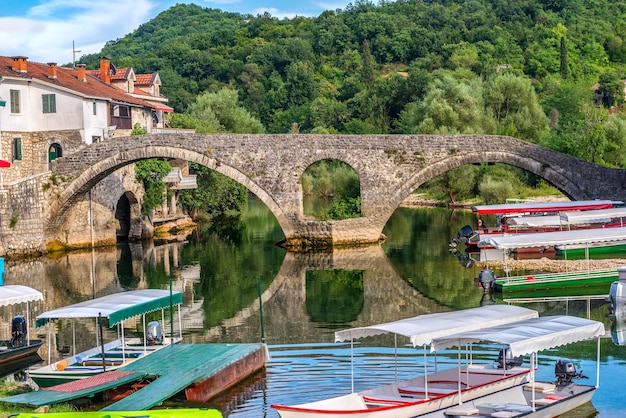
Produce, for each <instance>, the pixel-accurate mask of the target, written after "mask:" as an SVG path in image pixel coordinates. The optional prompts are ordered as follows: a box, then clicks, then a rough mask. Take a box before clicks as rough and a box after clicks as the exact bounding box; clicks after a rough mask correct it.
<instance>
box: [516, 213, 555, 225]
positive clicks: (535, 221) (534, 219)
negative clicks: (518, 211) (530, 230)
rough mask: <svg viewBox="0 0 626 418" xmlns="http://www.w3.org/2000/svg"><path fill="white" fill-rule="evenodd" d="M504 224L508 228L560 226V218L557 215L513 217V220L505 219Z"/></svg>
mask: <svg viewBox="0 0 626 418" xmlns="http://www.w3.org/2000/svg"><path fill="white" fill-rule="evenodd" d="M506 223H507V224H508V225H509V226H524V227H547V226H561V218H559V217H558V216H557V215H546V216H515V217H513V218H507V220H506Z"/></svg>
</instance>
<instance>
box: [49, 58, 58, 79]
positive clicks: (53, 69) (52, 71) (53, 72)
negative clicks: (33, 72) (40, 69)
mask: <svg viewBox="0 0 626 418" xmlns="http://www.w3.org/2000/svg"><path fill="white" fill-rule="evenodd" d="M48 78H51V79H53V80H56V79H57V63H56V62H49V63H48Z"/></svg>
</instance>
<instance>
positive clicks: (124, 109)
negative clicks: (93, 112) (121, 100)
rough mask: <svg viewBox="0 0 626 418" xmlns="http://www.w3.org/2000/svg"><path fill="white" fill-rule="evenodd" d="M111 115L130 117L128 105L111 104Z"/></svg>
mask: <svg viewBox="0 0 626 418" xmlns="http://www.w3.org/2000/svg"><path fill="white" fill-rule="evenodd" d="M112 106H113V116H114V117H116V118H130V108H129V107H128V106H120V105H112Z"/></svg>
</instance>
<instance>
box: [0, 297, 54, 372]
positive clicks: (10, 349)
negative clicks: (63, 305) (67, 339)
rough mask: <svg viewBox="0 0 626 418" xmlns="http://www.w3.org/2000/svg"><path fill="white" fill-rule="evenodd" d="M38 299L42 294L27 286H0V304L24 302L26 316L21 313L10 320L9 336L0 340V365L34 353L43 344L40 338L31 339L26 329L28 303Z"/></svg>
mask: <svg viewBox="0 0 626 418" xmlns="http://www.w3.org/2000/svg"><path fill="white" fill-rule="evenodd" d="M39 300H43V294H42V293H41V292H40V291H38V290H35V289H32V288H30V287H28V286H22V285H6V286H0V306H12V305H21V304H26V311H25V312H26V317H24V316H23V315H16V316H14V317H13V319H12V321H11V337H10V338H7V339H4V340H0V366H5V365H10V364H11V363H13V362H17V361H19V360H20V359H23V358H25V357H30V356H33V355H36V354H37V351H38V350H39V348H40V347H41V345H42V344H43V341H42V340H39V339H34V340H31V339H30V338H29V330H28V328H29V323H30V303H31V302H35V301H39ZM7 370H10V368H8V369H7ZM3 376H6V375H3Z"/></svg>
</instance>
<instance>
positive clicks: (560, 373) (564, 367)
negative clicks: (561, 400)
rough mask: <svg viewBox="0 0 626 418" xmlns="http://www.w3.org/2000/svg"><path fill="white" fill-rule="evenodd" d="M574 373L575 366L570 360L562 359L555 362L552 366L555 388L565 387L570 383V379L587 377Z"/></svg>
mask: <svg viewBox="0 0 626 418" xmlns="http://www.w3.org/2000/svg"><path fill="white" fill-rule="evenodd" d="M582 373H583V372H582V370H581V372H580V373H576V366H574V363H573V362H572V361H571V360H570V359H566V358H562V359H559V360H557V362H556V364H555V366H554V375H555V376H556V378H557V382H556V384H557V386H565V385H569V384H570V383H572V379H587V376H584V375H583V374H582Z"/></svg>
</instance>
